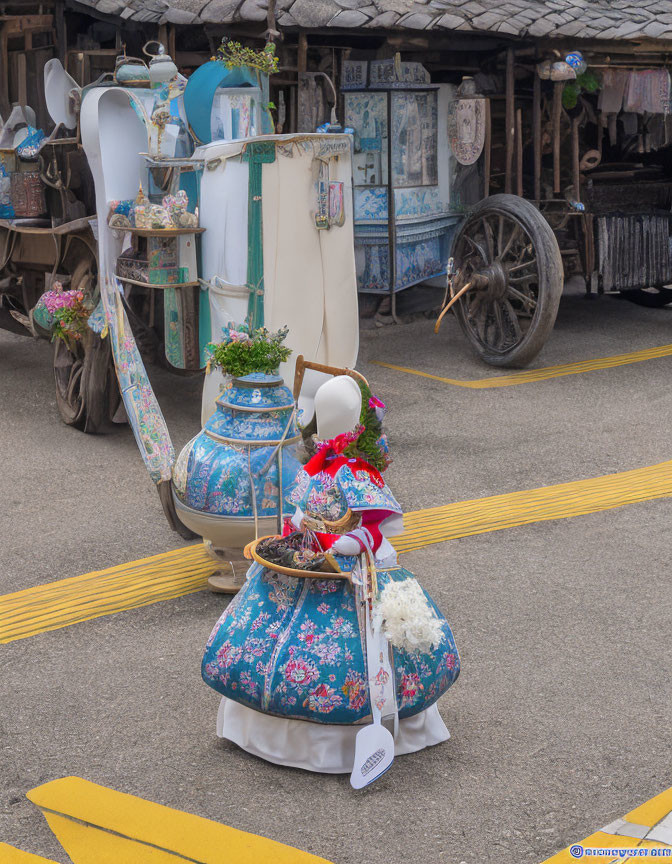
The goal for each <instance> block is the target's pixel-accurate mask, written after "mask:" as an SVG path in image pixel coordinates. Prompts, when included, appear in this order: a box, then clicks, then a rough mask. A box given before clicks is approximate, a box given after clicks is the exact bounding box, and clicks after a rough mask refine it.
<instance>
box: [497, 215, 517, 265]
mask: <svg viewBox="0 0 672 864" xmlns="http://www.w3.org/2000/svg"><path fill="white" fill-rule="evenodd" d="M521 230H522V229H521V227H520V225H519V224H518V223H517V222H516V223H515V224H514V226H513V229H512V231H511V234H510V236H509V239H508V240H507V241H506V246H505V247H504V248H503V249H502V251H501V252H500V253H499V257H500V260H504V258H506V256H507V255H508V254H509V251H510V249H511V247H512V246H513V242H514V240H515V239H516V237H517V236H518V233H519V232H520V231H521Z"/></svg>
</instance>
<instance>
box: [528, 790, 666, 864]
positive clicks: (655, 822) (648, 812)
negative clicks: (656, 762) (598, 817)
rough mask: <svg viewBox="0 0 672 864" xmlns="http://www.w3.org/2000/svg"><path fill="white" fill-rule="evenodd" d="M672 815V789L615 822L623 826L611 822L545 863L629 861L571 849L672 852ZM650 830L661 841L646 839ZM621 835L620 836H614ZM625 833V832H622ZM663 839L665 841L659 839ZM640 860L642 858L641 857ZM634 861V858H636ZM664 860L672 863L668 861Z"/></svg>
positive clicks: (616, 856) (610, 862)
mask: <svg viewBox="0 0 672 864" xmlns="http://www.w3.org/2000/svg"><path fill="white" fill-rule="evenodd" d="M671 815H672V788H671V789H666V790H665V791H664V792H661V793H660V795H656V796H655V797H653V798H651V799H650V800H649V801H646V802H645V803H644V804H642V805H640V806H639V807H635V809H634V810H631V811H630V812H629V813H626V814H625V816H624V817H623V819H619V820H616V822H617V823H621V824H619V825H615V824H614V823H610V824H609V825H606V826H605V827H604V828H603V829H602V830H601V831H596V832H595V833H594V834H591V835H590V836H589V837H586V839H585V840H581V841H579V842H578V843H572V844H571V845H569V846H567V848H566V849H563V850H562V851H561V852H558V853H557V854H555V855H552V856H551V857H550V858H546V859H545V860H544V861H543V862H542V864H570V862H575V861H578V860H587V861H593V860H598V858H599V860H600V861H604V862H605V864H612V862H617V861H624V860H630V859H624V858H623V857H622V856H620V855H614V856H611V857H610V856H594V855H585V853H584V854H583V855H582V856H580V857H579V855H578V850H576V852H575V854H574V855H572V853H571V852H570V851H569V850H570V849H572V847H577V846H581V847H583V849H615V850H618V849H633V850H634V849H667V850H672V842H670V841H671V840H672V827H670V826H669V825H668V824H667V823H668V822H669V819H670V817H671ZM663 819H665V820H666V828H665V829H664V830H662V831H661V830H660V829H661V827H662V826H661V824H660V823H661V822H662V821H663ZM656 828H658V833H656ZM648 831H651V832H652V836H653V837H654V838H655V837H656V836H658V839H650V838H649V837H647V836H646V835H647V833H648ZM615 832H619V833H615ZM620 832H622V833H620ZM628 834H630V835H639V836H624V835H628ZM661 836H662V837H664V838H665V839H662V840H661V839H660V837H661ZM661 857H662V856H647V857H646V858H644V859H643V860H645V861H650V860H656V861H658V860H660V858H661ZM670 857H672V851H671V852H670ZM638 859H639V856H638ZM633 860H634V858H633ZM665 860H670V859H669V858H666V859H665Z"/></svg>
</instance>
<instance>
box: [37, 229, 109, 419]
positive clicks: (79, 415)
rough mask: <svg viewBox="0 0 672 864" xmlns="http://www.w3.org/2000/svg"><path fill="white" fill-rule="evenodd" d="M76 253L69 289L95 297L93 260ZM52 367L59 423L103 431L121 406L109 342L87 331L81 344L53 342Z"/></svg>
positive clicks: (85, 247) (82, 250)
mask: <svg viewBox="0 0 672 864" xmlns="http://www.w3.org/2000/svg"><path fill="white" fill-rule="evenodd" d="M78 250H79V254H78V255H76V257H74V258H73V259H72V263H71V265H70V270H71V277H70V287H71V288H72V289H73V290H76V291H82V292H83V293H84V294H85V295H86V296H88V297H92V296H93V297H95V296H96V292H95V286H96V279H97V267H96V259H95V256H94V255H93V254H92V252H91V250H90V248H89V246H88V244H86V243H84V244H83V246H82V245H81V244H79V246H78ZM53 365H54V383H55V385H56V404H57V405H58V410H59V413H60V415H61V418H62V420H63V422H64V423H66V424H67V425H68V426H73V427H74V428H76V429H80V430H81V431H83V432H87V433H89V434H91V435H95V434H97V433H98V432H101V431H103V430H104V429H105V428H106V427H107V426H108V425H109V424H110V423H111V422H112V418H113V417H114V416H115V414H116V412H117V410H118V408H119V405H120V402H121V395H120V393H119V387H118V384H117V376H116V373H115V370H114V361H113V359H112V351H111V346H110V342H109V339H101V338H100V336H99V335H98V334H96V333H94V332H93V331H91V330H88V331H87V332H86V334H85V335H84V337H83V338H82V339H81V340H78V341H75V340H72V341H70V342H68V343H67V344H66V343H65V342H64V341H63V340H62V339H56V340H55V342H54V359H53Z"/></svg>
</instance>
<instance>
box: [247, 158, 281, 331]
mask: <svg viewBox="0 0 672 864" xmlns="http://www.w3.org/2000/svg"><path fill="white" fill-rule="evenodd" d="M243 159H244V160H245V161H246V162H249V165H250V177H249V182H248V190H249V191H248V206H247V287H248V289H249V291H250V300H249V304H248V310H247V317H248V322H249V325H250V330H255V329H256V328H257V327H263V326H264V232H263V219H262V201H261V175H262V171H263V167H262V166H263V165H264V164H266V163H270V162H275V144H274V143H272V142H270V141H252V142H250V143H249V144H248V145H247V146H246V147H245V153H244V155H243Z"/></svg>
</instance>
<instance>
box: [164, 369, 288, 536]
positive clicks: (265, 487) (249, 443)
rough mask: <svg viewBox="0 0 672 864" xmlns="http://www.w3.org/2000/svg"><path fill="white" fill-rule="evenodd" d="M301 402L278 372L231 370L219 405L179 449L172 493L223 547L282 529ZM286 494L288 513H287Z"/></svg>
mask: <svg viewBox="0 0 672 864" xmlns="http://www.w3.org/2000/svg"><path fill="white" fill-rule="evenodd" d="M300 437H301V436H300V434H299V430H298V427H297V425H296V411H295V403H294V399H293V397H292V394H291V392H290V390H289V388H287V387H285V386H284V384H283V381H282V378H280V377H279V376H277V375H264V374H261V373H255V374H252V375H245V376H244V377H242V378H233V379H230V380H229V382H228V386H227V387H226V388H225V389H224V390H223V391H222V392H221V394H220V396H219V398H218V399H217V410H216V411H215V413H214V414H213V415H212V417H210V419H209V420H208V421H207V423H206V424H205V426H204V427H203V429H202V430H201V432H200V433H199V434H198V435H197V436H196V437H195V438H193V439H192V440H191V441H190V442H189V443H188V444H187V445H186V446H185V448H184V449H183V450H182V452H181V453H180V455H179V457H178V459H177V462H176V463H175V467H174V469H173V497H174V500H175V508H176V511H177V514H178V516H179V517H180V519H181V520H182V522H184V524H185V525H187V527H189V528H191V530H192V531H195V532H196V533H198V534H200V535H201V536H202V537H205V538H206V539H208V540H210V541H211V542H212V543H213V545H214V546H216V547H218V548H230V549H231V548H242V546H244V545H245V544H246V543H248V542H249V541H250V540H252V539H254V537H255V535H256V536H263V535H265V534H273V533H276V532H277V531H278V529H279V526H281V524H282V515H288V514H289V513H290V509H291V512H293V508H290V507H289V505H287V503H286V499H287V496H288V494H289V493H290V492H291V489H292V487H293V485H294V481H295V479H296V475H297V473H298V471H299V469H300V468H301V463H300V462H299V460H298V457H297V447H298V443H299V441H300ZM281 502H282V503H283V504H284V507H283V508H282V509H283V511H284V514H281Z"/></svg>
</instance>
